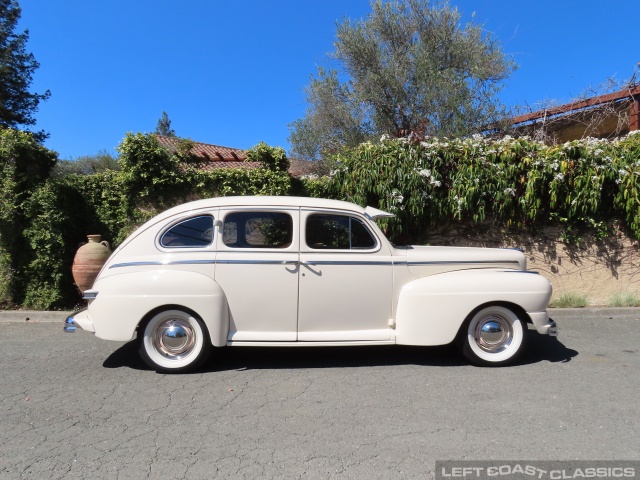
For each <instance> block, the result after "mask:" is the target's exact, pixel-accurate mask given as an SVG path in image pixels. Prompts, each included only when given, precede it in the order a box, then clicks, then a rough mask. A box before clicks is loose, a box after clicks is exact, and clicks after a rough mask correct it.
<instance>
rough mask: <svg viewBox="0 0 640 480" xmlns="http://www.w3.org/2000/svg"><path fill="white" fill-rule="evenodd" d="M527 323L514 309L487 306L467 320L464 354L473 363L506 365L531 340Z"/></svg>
mask: <svg viewBox="0 0 640 480" xmlns="http://www.w3.org/2000/svg"><path fill="white" fill-rule="evenodd" d="M527 332H528V328H527V323H526V320H525V319H524V318H521V316H520V315H518V314H517V313H516V312H514V311H513V310H512V309H510V308H507V307H503V306H500V305H491V306H488V307H484V308H482V309H481V310H479V311H478V312H476V313H475V314H473V315H472V316H471V318H470V319H469V321H468V322H467V323H466V328H465V331H464V332H463V333H464V336H463V338H462V353H463V354H464V356H465V357H466V358H467V359H468V360H469V361H470V362H471V363H473V364H475V365H480V366H495V367H498V366H503V365H508V364H510V363H512V362H514V361H515V360H516V359H517V358H518V357H519V356H520V355H521V354H522V352H523V350H524V348H525V345H526V341H527Z"/></svg>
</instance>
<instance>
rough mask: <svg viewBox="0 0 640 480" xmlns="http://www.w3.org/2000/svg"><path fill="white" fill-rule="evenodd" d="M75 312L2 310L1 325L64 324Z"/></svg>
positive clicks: (0, 314)
mask: <svg viewBox="0 0 640 480" xmlns="http://www.w3.org/2000/svg"><path fill="white" fill-rule="evenodd" d="M71 313H73V312H70V311H69V312H46V311H45V312H40V311H37V310H2V311H0V323H15V322H22V323H44V322H60V323H63V322H64V320H65V318H67V317H68V316H69V315H70V314H71Z"/></svg>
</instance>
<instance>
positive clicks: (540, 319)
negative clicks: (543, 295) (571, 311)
mask: <svg viewBox="0 0 640 480" xmlns="http://www.w3.org/2000/svg"><path fill="white" fill-rule="evenodd" d="M527 314H528V315H529V318H530V319H531V322H532V323H533V326H534V327H536V330H537V331H538V333H539V334H541V335H549V336H551V337H557V336H558V325H557V324H556V322H554V321H553V320H551V319H550V318H549V314H548V313H547V312H527Z"/></svg>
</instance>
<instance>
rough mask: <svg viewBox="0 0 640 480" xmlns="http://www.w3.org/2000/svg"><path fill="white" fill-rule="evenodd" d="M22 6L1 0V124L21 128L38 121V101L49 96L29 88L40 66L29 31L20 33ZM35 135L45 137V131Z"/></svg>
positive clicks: (40, 137) (41, 138) (48, 93)
mask: <svg viewBox="0 0 640 480" xmlns="http://www.w3.org/2000/svg"><path fill="white" fill-rule="evenodd" d="M20 15H21V9H20V6H19V5H18V2H17V1H16V0H0V127H8V128H13V129H16V130H18V129H20V127H23V129H24V127H29V126H33V125H35V123H36V120H35V118H34V114H35V113H36V112H37V111H38V104H39V103H40V102H41V101H43V100H46V99H47V98H49V96H50V95H51V92H49V91H48V90H47V91H46V92H44V93H42V94H40V93H32V92H30V91H29V88H30V86H31V82H32V76H33V73H34V72H35V71H36V70H37V69H38V68H39V67H40V64H39V63H38V62H37V61H36V59H35V57H34V56H33V54H32V53H29V52H27V51H26V45H27V41H28V40H29V31H28V30H25V31H24V32H22V33H16V32H15V29H16V26H17V24H18V20H19V19H20ZM34 136H35V137H36V138H37V139H38V140H40V141H42V140H44V139H45V138H46V137H47V134H45V133H44V132H43V131H40V132H37V133H35V134H34Z"/></svg>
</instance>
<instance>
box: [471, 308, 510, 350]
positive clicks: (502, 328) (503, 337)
mask: <svg viewBox="0 0 640 480" xmlns="http://www.w3.org/2000/svg"><path fill="white" fill-rule="evenodd" d="M474 338H475V341H476V344H477V345H478V346H479V347H480V348H481V349H482V350H484V351H486V352H491V353H498V352H502V351H504V350H505V349H506V348H508V347H509V345H510V344H511V341H512V340H513V328H512V327H511V322H509V320H508V319H506V318H503V317H501V316H499V315H495V314H493V315H487V316H486V317H484V318H482V319H481V320H480V321H479V322H478V324H477V325H476V328H475V332H474Z"/></svg>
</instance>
